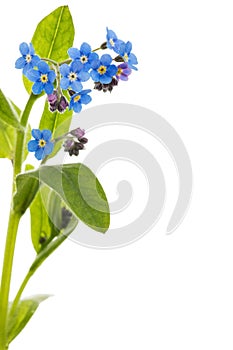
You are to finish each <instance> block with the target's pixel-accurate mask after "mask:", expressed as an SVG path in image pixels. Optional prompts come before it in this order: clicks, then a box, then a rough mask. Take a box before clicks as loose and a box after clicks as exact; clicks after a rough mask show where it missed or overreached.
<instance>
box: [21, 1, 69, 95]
mask: <svg viewBox="0 0 233 350" xmlns="http://www.w3.org/2000/svg"><path fill="white" fill-rule="evenodd" d="M73 40H74V25H73V20H72V17H71V14H70V11H69V7H68V6H60V7H58V8H57V9H56V10H55V11H53V12H52V13H50V14H49V15H48V16H46V17H45V18H44V19H42V21H41V22H40V23H39V24H38V26H37V28H36V30H35V33H34V35H33V38H32V44H33V46H34V49H35V51H36V54H37V55H39V56H40V57H41V58H50V59H53V60H55V61H57V62H59V61H64V60H65V59H66V58H67V57H68V54H67V50H68V49H69V48H70V47H71V46H72V45H73ZM23 81H24V85H25V88H26V90H27V91H28V93H30V92H31V87H32V84H31V82H30V81H29V80H28V79H25V77H24V79H23Z"/></svg>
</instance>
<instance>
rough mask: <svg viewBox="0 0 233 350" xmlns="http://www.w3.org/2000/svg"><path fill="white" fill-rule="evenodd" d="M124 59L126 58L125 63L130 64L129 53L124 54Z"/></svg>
mask: <svg viewBox="0 0 233 350" xmlns="http://www.w3.org/2000/svg"><path fill="white" fill-rule="evenodd" d="M123 58H124V61H125V62H128V60H129V56H128V55H127V53H125V54H124V57H123Z"/></svg>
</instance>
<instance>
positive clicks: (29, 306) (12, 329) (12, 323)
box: [7, 295, 50, 343]
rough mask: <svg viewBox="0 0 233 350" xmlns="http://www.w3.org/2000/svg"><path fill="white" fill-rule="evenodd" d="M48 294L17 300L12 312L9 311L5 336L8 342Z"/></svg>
mask: <svg viewBox="0 0 233 350" xmlns="http://www.w3.org/2000/svg"><path fill="white" fill-rule="evenodd" d="M49 297H50V295H35V296H32V297H30V298H27V299H23V300H20V301H19V304H18V305H17V307H16V309H15V311H14V313H13V314H12V313H11V312H9V317H8V323H7V338H8V343H10V342H11V341H12V340H13V339H14V338H15V337H16V336H17V335H18V334H19V333H20V332H21V331H22V330H23V328H24V327H25V326H26V324H27V323H28V321H29V320H30V318H31V317H32V315H33V314H34V312H35V311H36V309H37V308H38V306H39V304H40V303H41V302H42V301H44V300H46V299H47V298H49Z"/></svg>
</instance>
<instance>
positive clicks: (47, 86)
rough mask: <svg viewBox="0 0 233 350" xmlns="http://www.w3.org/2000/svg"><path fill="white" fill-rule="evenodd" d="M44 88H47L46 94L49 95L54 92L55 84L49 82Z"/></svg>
mask: <svg viewBox="0 0 233 350" xmlns="http://www.w3.org/2000/svg"><path fill="white" fill-rule="evenodd" d="M44 90H45V92H46V94H48V95H50V94H52V92H53V84H51V83H49V82H48V83H47V84H44Z"/></svg>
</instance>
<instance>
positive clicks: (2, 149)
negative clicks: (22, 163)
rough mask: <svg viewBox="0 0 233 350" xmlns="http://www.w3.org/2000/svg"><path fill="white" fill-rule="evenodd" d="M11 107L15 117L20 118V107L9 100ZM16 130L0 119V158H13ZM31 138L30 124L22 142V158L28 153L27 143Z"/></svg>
mask: <svg viewBox="0 0 233 350" xmlns="http://www.w3.org/2000/svg"><path fill="white" fill-rule="evenodd" d="M9 104H10V106H11V108H12V109H13V110H14V114H15V115H16V116H17V119H18V120H20V114H21V111H20V109H19V108H18V107H17V106H16V105H15V104H14V103H13V102H12V101H9ZM16 137H17V132H16V129H15V128H13V127H12V126H10V125H7V124H6V123H2V122H1V120H0V158H9V159H10V160H13V159H14V152H15V144H16ZM30 139H31V128H30V125H28V127H27V131H26V138H25V143H24V155H23V160H25V159H26V157H27V155H28V149H27V143H28V141H30Z"/></svg>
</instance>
